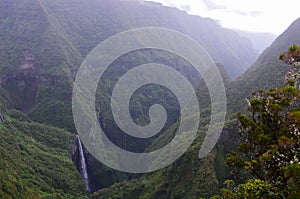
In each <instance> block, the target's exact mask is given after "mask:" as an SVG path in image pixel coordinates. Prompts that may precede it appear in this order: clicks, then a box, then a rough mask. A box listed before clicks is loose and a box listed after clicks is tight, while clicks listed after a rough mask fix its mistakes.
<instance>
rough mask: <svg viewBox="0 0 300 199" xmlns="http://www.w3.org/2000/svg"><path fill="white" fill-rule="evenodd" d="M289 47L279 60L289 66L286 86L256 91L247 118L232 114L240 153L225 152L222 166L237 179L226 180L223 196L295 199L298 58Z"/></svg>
mask: <svg viewBox="0 0 300 199" xmlns="http://www.w3.org/2000/svg"><path fill="white" fill-rule="evenodd" d="M299 49H300V47H299V46H297V45H292V46H291V47H290V48H289V50H288V51H287V52H285V53H283V54H282V55H281V56H280V58H281V59H282V60H284V61H285V62H286V63H289V64H291V65H292V69H291V70H290V71H289V72H288V73H287V75H286V84H287V85H286V86H285V87H282V88H279V89H274V88H272V89H270V90H269V91H267V92H266V91H263V90H258V91H257V92H255V93H254V94H253V98H252V99H251V100H249V102H248V111H249V112H250V115H249V116H247V115H244V114H241V113H239V114H238V121H239V131H240V137H241V144H240V146H239V148H238V149H239V151H240V153H237V152H232V153H229V154H227V157H226V164H227V165H228V166H229V168H230V170H231V174H233V175H234V177H236V178H237V179H238V180H239V181H246V182H244V183H241V184H239V185H238V186H237V187H236V185H235V183H234V181H232V180H227V181H226V184H227V189H222V194H223V197H224V198H251V199H252V198H253V199H255V198H299V197H300V192H299V190H300V180H299V179H300V161H299V160H300V132H299V129H300V117H299V115H300V110H299V108H298V104H299V98H300V91H299V89H298V86H296V85H297V84H296V83H297V82H298V81H299V77H300V76H299V67H300V64H298V61H297V59H298V57H299V56H300V51H299Z"/></svg>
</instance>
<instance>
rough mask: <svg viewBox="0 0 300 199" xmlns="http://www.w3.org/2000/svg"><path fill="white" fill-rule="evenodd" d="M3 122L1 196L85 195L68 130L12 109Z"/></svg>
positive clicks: (0, 142) (61, 196)
mask: <svg viewBox="0 0 300 199" xmlns="http://www.w3.org/2000/svg"><path fill="white" fill-rule="evenodd" d="M4 120H5V121H4V122H0V155H1V156H0V157H1V159H0V198H81V196H83V194H84V184H83V182H82V180H81V177H80V175H79V174H78V172H77V171H76V168H75V166H74V165H73V164H72V161H71V160H70V159H69V141H68V140H70V139H71V138H72V135H71V134H70V133H68V132H66V131H63V130H60V129H57V128H54V127H48V126H45V125H42V124H37V123H34V122H32V121H30V119H29V118H28V117H27V116H26V115H24V114H23V113H20V112H18V111H14V110H10V111H8V112H6V114H4Z"/></svg>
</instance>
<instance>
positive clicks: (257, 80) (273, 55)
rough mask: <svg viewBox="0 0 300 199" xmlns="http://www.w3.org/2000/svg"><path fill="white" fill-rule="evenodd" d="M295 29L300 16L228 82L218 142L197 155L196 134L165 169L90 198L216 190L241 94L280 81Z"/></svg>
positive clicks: (233, 140) (232, 142)
mask: <svg viewBox="0 0 300 199" xmlns="http://www.w3.org/2000/svg"><path fill="white" fill-rule="evenodd" d="M299 33H300V18H299V19H298V20H296V21H295V22H294V23H293V24H292V25H291V26H290V27H289V28H288V29H287V30H286V31H285V32H284V33H283V34H282V35H280V36H279V37H278V38H277V39H276V40H275V41H274V43H273V44H272V45H271V46H270V47H269V48H268V49H267V50H265V51H264V53H263V54H262V55H261V56H260V57H259V59H258V60H257V62H256V63H255V64H254V65H253V66H252V67H251V68H250V69H249V70H248V71H247V72H246V73H245V74H243V75H242V76H241V77H239V78H238V79H237V80H236V81H234V82H231V83H229V84H228V86H227V96H228V98H227V100H228V120H227V123H226V125H225V128H224V130H223V132H222V136H221V138H220V140H219V143H218V144H217V146H216V147H215V149H214V150H213V151H212V152H211V153H210V154H209V155H208V156H207V157H206V158H205V159H204V160H199V159H198V158H197V153H198V151H199V149H200V146H201V136H199V137H198V139H197V140H196V141H195V142H194V144H193V146H192V147H191V148H190V149H189V150H188V151H187V153H186V154H185V155H184V156H183V157H182V158H180V159H179V160H178V161H176V162H175V163H173V164H172V165H170V166H169V167H167V168H166V169H163V170H160V171H158V172H155V173H153V174H150V175H147V176H145V177H143V178H142V179H140V180H133V181H130V182H127V183H122V184H116V185H114V186H112V187H109V188H107V189H103V190H100V191H98V192H96V193H94V194H93V197H92V198H99V199H101V198H108V197H111V198H113V199H115V198H130V194H131V195H133V196H135V198H198V197H209V196H212V195H214V194H215V193H217V192H218V187H222V186H223V180H224V179H225V178H227V177H228V175H229V174H228V172H227V170H226V167H225V165H224V158H225V154H226V153H228V152H230V151H232V150H236V148H237V146H238V141H237V137H238V133H237V124H236V121H235V118H236V113H237V112H238V111H243V112H246V100H245V98H249V97H250V96H251V93H252V92H254V91H255V90H257V89H260V88H262V89H269V88H271V87H274V86H275V87H276V86H278V87H279V86H282V85H283V84H284V75H285V73H286V72H287V70H288V69H289V68H290V66H289V65H286V64H284V63H282V62H280V61H279V60H278V57H279V55H280V54H281V53H282V52H283V51H286V50H287V49H288V47H289V46H290V45H291V44H293V43H297V44H299V43H300V38H299V37H298V35H299ZM200 132H201V129H200ZM207 162H210V163H208V164H207ZM197 171H200V172H197ZM198 182H201V183H198ZM203 184H206V185H208V186H210V189H206V188H204V187H203V186H204V185H203ZM199 189H201V190H199Z"/></svg>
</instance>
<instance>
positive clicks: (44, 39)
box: [0, 0, 300, 199]
mask: <svg viewBox="0 0 300 199" xmlns="http://www.w3.org/2000/svg"><path fill="white" fill-rule="evenodd" d="M143 27H157V28H164V29H168V30H173V31H176V32H178V33H180V34H182V35H186V38H190V39H191V40H193V41H195V42H197V43H198V44H199V45H200V46H202V47H203V48H204V49H205V50H206V52H207V54H209V55H210V56H211V59H212V61H213V62H214V65H215V66H216V69H217V71H218V74H211V75H210V78H211V79H212V80H213V79H216V78H217V77H218V75H219V76H220V77H221V78H222V80H223V83H224V89H225V91H226V97H227V98H226V99H227V101H226V102H225V103H226V106H227V108H226V110H227V114H226V121H225V125H224V127H223V130H222V132H219V133H220V137H218V140H217V144H216V145H215V146H214V148H213V149H212V151H211V152H210V153H209V154H208V155H207V156H205V157H204V158H201V159H199V150H200V149H201V147H202V144H203V143H204V142H205V139H206V132H207V129H208V126H209V123H210V120H211V112H212V104H211V103H212V102H211V99H210V96H211V93H210V90H209V87H208V86H207V85H206V80H205V76H202V75H201V74H200V75H198V74H197V70H195V69H194V68H193V66H192V64H191V63H190V62H189V60H186V59H185V58H184V57H181V56H178V55H176V54H175V53H172V52H169V51H166V50H162V49H148V48H146V49H141V50H135V51H131V52H129V53H126V54H123V55H121V56H119V57H118V58H117V59H116V60H115V61H114V62H112V63H110V65H109V67H108V68H107V70H105V72H104V78H101V79H100V81H99V83H98V86H97V88H96V89H95V90H96V91H95V104H94V105H95V111H96V112H97V116H96V117H97V121H98V122H99V126H100V127H101V128H102V129H104V131H105V133H106V135H107V137H108V138H109V139H110V140H111V141H112V142H113V143H114V144H115V145H116V146H118V147H119V148H122V149H125V150H128V151H130V152H134V153H150V152H153V151H156V150H158V149H160V148H163V147H164V146H166V145H168V144H169V143H170V142H171V141H172V139H174V137H175V136H176V132H177V130H178V128H179V125H180V122H181V120H180V116H181V114H182V113H181V112H180V111H181V110H180V108H181V107H180V102H179V101H178V99H176V95H175V94H174V93H173V92H172V91H171V90H170V89H166V88H165V87H163V86H159V85H156V84H154V85H145V86H143V87H142V88H140V89H138V90H137V92H135V93H134V95H133V97H132V98H131V99H130V105H129V108H130V113H129V114H130V116H131V117H132V120H133V121H134V122H135V123H136V124H138V125H141V126H145V125H147V124H148V123H150V122H151V109H150V107H151V108H152V105H154V104H159V105H161V106H163V107H164V109H165V111H166V116H167V119H166V122H165V124H164V126H163V127H162V129H161V130H160V131H159V133H158V134H157V135H155V136H152V137H150V138H147V139H138V138H135V137H133V136H128V135H127V134H126V133H124V132H123V131H122V129H121V128H120V127H119V126H118V124H117V123H116V120H115V116H114V113H113V110H112V109H111V107H110V106H111V104H112V99H111V98H112V95H113V92H114V87H115V85H116V84H117V82H118V81H119V80H120V79H121V77H122V76H123V75H124V74H126V73H127V72H128V71H130V70H131V69H133V68H134V67H136V66H139V65H145V64H147V63H156V64H161V65H168V66H172V68H174V69H175V70H176V71H177V72H178V73H181V74H182V76H183V77H184V78H186V79H187V80H188V81H189V82H191V85H192V87H193V89H194V91H195V95H196V96H197V97H198V98H199V99H198V100H199V108H200V117H199V121H197V123H199V128H198V131H197V133H196V136H195V139H194V140H193V142H192V143H191V146H190V147H189V148H188V149H187V151H186V152H185V153H184V154H183V155H182V156H181V157H180V158H179V159H178V160H176V161H175V162H173V163H172V164H170V165H169V166H167V167H165V168H162V169H160V170H157V171H154V172H150V173H127V172H122V171H118V170H115V169H112V168H110V167H108V166H106V165H105V164H103V163H101V162H100V161H99V160H98V159H97V158H96V157H95V156H94V155H93V154H92V153H91V152H90V151H89V150H88V149H89V147H88V146H85V140H84V139H82V138H83V137H80V134H79V136H78V132H77V129H76V126H75V124H74V118H73V114H72V99H73V98H72V94H73V89H74V82H75V80H76V77H77V73H78V71H80V66H82V65H84V63H85V62H84V61H85V60H86V57H87V56H88V55H89V53H90V52H91V51H92V50H93V49H94V48H95V47H96V46H97V45H98V44H100V43H101V42H103V41H106V40H107V39H109V38H111V37H112V36H113V35H116V34H118V33H121V32H123V31H126V30H131V29H136V28H143ZM299 33H300V19H298V20H296V21H294V22H293V23H292V24H291V25H290V27H289V28H288V29H287V30H286V31H285V32H283V33H282V34H281V35H280V36H279V37H277V38H276V39H275V41H274V42H273V43H272V44H271V45H270V46H269V47H268V46H266V45H267V44H264V45H263V46H261V45H262V43H260V42H257V41H260V40H259V39H261V38H263V39H264V40H267V39H270V40H272V39H273V35H269V34H257V35H255V33H253V34H251V35H250V34H249V33H245V32H241V31H236V30H230V29H226V28H223V27H222V26H220V25H219V24H218V23H217V22H215V21H213V20H212V19H209V18H202V17H199V16H193V15H189V14H187V13H186V12H184V11H181V10H178V9H176V8H170V7H165V6H163V5H161V4H159V3H152V2H142V1H134V0H126V1H125V0H124V1H123V0H122V1H121V0H65V1H60V0H22V1H20V0H2V1H1V2H0V39H1V42H0V198H99V199H100V198H105V199H107V198H112V199H133V198H144V199H148V198H162V199H165V198H174V199H175V198H185V199H186V198H187V199H189V198H191V199H194V198H299V197H300V192H299V190H300V168H299V158H300V157H299V156H300V155H299V154H300V148H299V147H300V143H299V141H300V139H299V127H300V123H299V121H300V113H299V76H300V75H299V62H300V58H299V57H300V47H299V46H298V45H299V44H300V38H299V37H298V35H299ZM134 39H136V40H139V39H140V38H139V37H136V38H134ZM159 39H161V40H167V41H169V40H168V39H167V38H165V39H164V38H159ZM178 43H180V42H178ZM178 43H177V45H178ZM259 44H260V45H259ZM297 44H298V45H297ZM172 45H175V46H176V44H172ZM123 46H125V44H122V47H123ZM113 48H115V49H119V48H121V46H113ZM264 48H266V49H265V50H263V49H264ZM262 50H263V51H262ZM116 51H117V50H116ZM261 51H262V53H261V54H260V55H259V53H260V52H261ZM211 67H212V66H211ZM99 68H100V66H99ZM211 71H214V70H211ZM211 71H210V70H208V74H209V72H210V73H211ZM89 81H90V80H89ZM89 81H88V80H87V84H89V83H91V82H89ZM174 82H175V83H174V84H176V81H174ZM92 83H93V82H92ZM180 88H181V87H180ZM126 92H127V91H126V90H124V93H126ZM73 97H74V96H73ZM245 99H247V100H245ZM149 109H150V110H149ZM85 120H87V121H88V120H89V118H83V119H82V121H85ZM89 133H90V132H89ZM79 137H80V138H79ZM103 155H106V156H114V155H115V154H110V153H105V154H103Z"/></svg>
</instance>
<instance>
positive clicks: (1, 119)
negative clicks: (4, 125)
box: [0, 113, 4, 123]
mask: <svg viewBox="0 0 300 199" xmlns="http://www.w3.org/2000/svg"><path fill="white" fill-rule="evenodd" d="M1 122H4V117H3V115H2V114H1V113H0V123H1Z"/></svg>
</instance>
